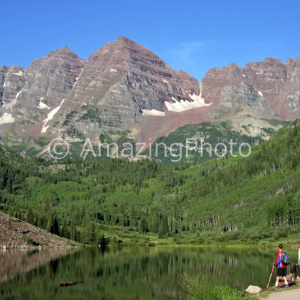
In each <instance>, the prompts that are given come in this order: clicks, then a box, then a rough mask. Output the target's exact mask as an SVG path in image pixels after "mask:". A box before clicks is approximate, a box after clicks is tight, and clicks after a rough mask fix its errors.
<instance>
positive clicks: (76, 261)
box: [0, 247, 297, 300]
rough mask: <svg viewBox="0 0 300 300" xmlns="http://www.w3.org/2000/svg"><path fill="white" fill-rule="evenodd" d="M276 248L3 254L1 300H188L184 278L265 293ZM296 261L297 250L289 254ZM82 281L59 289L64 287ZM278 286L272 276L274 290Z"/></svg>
mask: <svg viewBox="0 0 300 300" xmlns="http://www.w3.org/2000/svg"><path fill="white" fill-rule="evenodd" d="M276 252H277V249H276V248H266V249H260V248H249V249H235V248H146V247H144V248H142V247H131V248H130V247H124V248H107V249H100V248H96V247H95V248H87V249H71V250H62V249H60V250H58V249H48V250H41V251H31V252H28V251H27V252H25V251H20V250H8V251H2V250H1V251H0V299H30V300H33V299H64V300H68V299H72V300H75V299H89V300H91V299H118V300H120V299H143V300H144V299H145V300H146V299H164V300H165V299H185V296H184V293H183V292H182V290H181V288H180V286H179V284H178V281H179V277H180V274H183V273H184V272H185V273H188V274H191V275H195V274H200V273H202V274H210V275H212V276H217V277H218V278H219V279H220V281H221V282H224V283H225V282H226V283H228V284H229V285H231V286H232V287H236V288H238V289H245V288H246V287H247V286H248V285H250V284H252V285H258V286H261V287H263V288H264V287H266V285H267V282H268V279H269V275H270V272H271V269H272V264H273V262H274V261H275V257H276V256H275V255H276ZM287 252H288V254H289V255H290V258H291V259H296V258H297V253H296V250H293V249H288V250H287ZM77 281H83V283H80V284H78V285H74V286H69V287H60V284H61V283H62V282H77ZM274 282H275V276H273V279H272V284H274Z"/></svg>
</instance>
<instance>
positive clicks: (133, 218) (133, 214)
mask: <svg viewBox="0 0 300 300" xmlns="http://www.w3.org/2000/svg"><path fill="white" fill-rule="evenodd" d="M129 219H130V226H132V227H135V226H137V215H136V211H135V208H134V205H133V203H132V204H131V206H130V215H129Z"/></svg>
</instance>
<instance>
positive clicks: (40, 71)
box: [0, 47, 85, 137]
mask: <svg viewBox="0 0 300 300" xmlns="http://www.w3.org/2000/svg"><path fill="white" fill-rule="evenodd" d="M84 64H85V61H84V60H83V59H81V58H79V57H78V56H77V55H76V54H75V53H74V52H73V51H71V50H70V49H68V48H67V47H64V48H61V49H58V50H56V51H53V52H50V53H49V54H48V55H47V56H45V57H43V58H38V59H35V60H34V61H33V62H32V63H31V64H30V66H29V67H28V69H27V70H25V69H24V68H22V67H19V66H12V67H11V68H9V69H7V67H5V66H4V67H2V68H1V69H0V94H1V87H2V90H3V92H2V96H1V99H0V100H1V102H2V107H1V110H0V112H1V115H2V118H1V117H0V126H1V128H2V130H1V131H2V132H5V131H6V130H7V129H9V128H10V127H13V128H14V129H15V130H16V131H17V133H18V134H19V135H21V136H26V135H27V136H30V135H33V136H35V137H39V136H41V135H42V133H41V128H42V125H43V124H42V121H43V120H44V119H45V118H46V117H47V114H48V113H49V112H50V111H51V110H52V109H54V108H56V107H57V106H59V105H60V103H61V102H62V99H64V98H66V97H67V95H68V94H69V92H70V91H71V90H72V88H73V86H74V84H75V82H76V80H77V78H78V77H79V74H80V72H81V70H82V68H83V66H84ZM1 71H2V72H1ZM1 82H3V83H2V84H1Z"/></svg>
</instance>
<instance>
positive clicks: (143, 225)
mask: <svg viewBox="0 0 300 300" xmlns="http://www.w3.org/2000/svg"><path fill="white" fill-rule="evenodd" d="M139 231H140V232H141V233H145V232H147V231H148V222H147V219H146V218H145V217H142V218H141V220H140V224H139Z"/></svg>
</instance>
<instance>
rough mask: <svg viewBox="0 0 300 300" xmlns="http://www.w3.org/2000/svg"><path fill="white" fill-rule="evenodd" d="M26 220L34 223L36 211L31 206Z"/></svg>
mask: <svg viewBox="0 0 300 300" xmlns="http://www.w3.org/2000/svg"><path fill="white" fill-rule="evenodd" d="M26 221H27V222H28V223H30V224H33V223H34V212H33V210H32V207H31V206H29V208H28V211H27V218H26Z"/></svg>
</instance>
